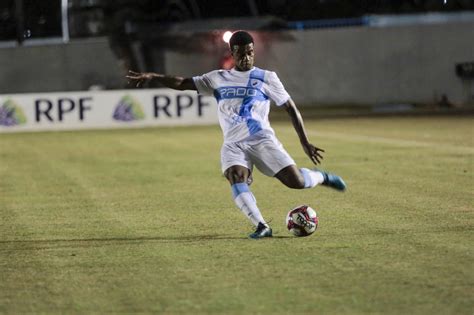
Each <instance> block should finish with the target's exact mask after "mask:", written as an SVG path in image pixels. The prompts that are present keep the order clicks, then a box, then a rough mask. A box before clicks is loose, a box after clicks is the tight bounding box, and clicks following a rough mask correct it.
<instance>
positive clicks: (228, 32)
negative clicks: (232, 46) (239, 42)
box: [222, 31, 232, 44]
mask: <svg viewBox="0 0 474 315" xmlns="http://www.w3.org/2000/svg"><path fill="white" fill-rule="evenodd" d="M231 36H232V32H231V31H226V32H225V33H224V35H222V40H223V41H224V42H226V43H227V44H228V43H229V40H230V38H231Z"/></svg>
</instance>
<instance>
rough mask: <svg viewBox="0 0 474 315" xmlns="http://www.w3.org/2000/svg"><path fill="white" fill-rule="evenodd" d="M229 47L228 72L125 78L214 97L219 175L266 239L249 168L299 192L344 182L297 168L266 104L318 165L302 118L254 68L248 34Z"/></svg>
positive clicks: (274, 79) (273, 79) (271, 75)
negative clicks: (283, 116)
mask: <svg viewBox="0 0 474 315" xmlns="http://www.w3.org/2000/svg"><path fill="white" fill-rule="evenodd" d="M229 46H230V51H231V54H232V58H233V59H234V63H235V67H234V68H233V69H231V70H215V71H211V72H209V73H206V74H203V75H202V76H195V77H192V78H182V77H178V76H169V75H164V74H158V73H152V72H145V73H137V72H133V71H130V73H129V75H128V76H127V78H128V79H130V80H133V81H136V82H137V87H138V86H139V85H140V84H141V83H142V82H143V81H146V80H156V81H158V82H160V83H162V84H163V85H164V86H166V87H168V88H172V89H176V90H195V91H197V92H198V93H199V94H202V95H213V96H214V97H215V98H216V100H217V103H218V116H219V123H220V125H221V128H222V131H223V133H224V144H223V145H222V149H221V166H222V172H223V173H224V176H225V177H226V178H227V180H228V181H229V183H230V185H231V189H232V196H233V198H234V201H235V204H236V205H237V207H238V208H239V209H240V210H241V211H242V213H243V214H244V215H245V216H246V217H247V218H248V219H250V221H251V222H252V223H253V224H254V225H255V227H256V230H255V232H254V233H252V234H250V235H249V237H250V238H253V239H260V238H264V237H271V236H272V229H271V228H270V226H269V225H268V224H267V222H266V221H265V219H264V218H263V216H262V214H261V212H260V210H259V208H258V206H257V201H256V199H255V197H254V195H253V194H252V192H251V191H250V188H249V186H250V184H251V182H252V170H253V166H254V165H255V166H256V167H257V168H258V169H259V170H260V171H261V172H262V173H263V174H265V175H267V176H271V177H276V178H277V179H278V180H280V182H282V183H283V184H284V185H285V186H287V187H289V188H294V189H304V188H312V187H315V186H316V185H319V184H321V185H325V186H328V187H331V188H334V189H336V190H339V191H344V190H345V189H346V184H345V183H344V181H343V180H342V178H340V177H339V176H337V175H334V174H330V173H327V172H324V171H321V170H317V169H314V170H313V169H308V168H298V167H297V166H296V164H295V162H294V161H293V159H292V158H291V157H290V155H289V154H288V153H287V152H286V151H285V149H284V148H283V146H282V144H281V143H280V142H279V141H278V139H277V138H276V137H275V132H274V131H273V129H272V127H271V126H270V123H269V121H268V112H269V110H270V100H272V101H273V102H274V103H275V104H276V105H277V106H283V107H284V108H285V109H286V111H287V112H288V114H289V116H290V118H291V122H292V124H293V126H294V128H295V130H296V133H297V134H298V137H299V139H300V142H301V145H302V146H303V150H304V152H305V153H306V154H307V155H308V157H309V158H310V159H311V161H312V162H313V163H314V164H318V163H320V160H321V159H322V155H321V152H324V150H322V149H320V148H318V147H316V146H314V145H312V144H311V143H310V142H309V140H308V137H307V135H306V131H305V128H304V125H303V119H302V117H301V114H300V112H299V111H298V109H297V108H296V105H295V103H294V102H293V100H292V99H291V98H290V95H289V94H288V93H287V92H286V90H285V88H284V87H283V85H282V83H281V82H280V80H279V78H278V76H277V75H276V73H275V72H272V71H268V70H263V69H260V68H257V67H255V66H254V41H253V38H252V36H251V35H250V34H249V33H247V32H245V31H237V32H234V33H233V34H232V37H231V38H230V41H229Z"/></svg>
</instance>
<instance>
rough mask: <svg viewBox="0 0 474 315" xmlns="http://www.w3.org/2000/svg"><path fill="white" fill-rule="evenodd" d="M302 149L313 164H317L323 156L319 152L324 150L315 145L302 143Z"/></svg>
mask: <svg viewBox="0 0 474 315" xmlns="http://www.w3.org/2000/svg"><path fill="white" fill-rule="evenodd" d="M303 149H304V152H305V153H306V155H307V156H308V157H309V158H310V159H311V161H313V163H314V164H316V165H317V164H319V163H321V160H322V159H323V156H322V155H321V152H324V150H323V149H321V148H318V147H315V146H314V145H312V144H311V143H307V144H303Z"/></svg>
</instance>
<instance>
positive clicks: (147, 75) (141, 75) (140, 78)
mask: <svg viewBox="0 0 474 315" xmlns="http://www.w3.org/2000/svg"><path fill="white" fill-rule="evenodd" d="M125 77H126V78H127V79H128V83H129V84H130V83H135V82H136V85H135V86H136V87H140V85H142V83H143V82H145V81H148V80H151V79H153V77H154V73H152V72H135V71H132V70H129V71H128V75H126V76H125Z"/></svg>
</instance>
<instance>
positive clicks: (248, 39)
mask: <svg viewBox="0 0 474 315" xmlns="http://www.w3.org/2000/svg"><path fill="white" fill-rule="evenodd" d="M248 44H253V38H252V35H250V34H249V33H247V32H246V31H236V32H234V33H232V36H231V37H230V40H229V48H230V50H233V48H234V46H245V45H248Z"/></svg>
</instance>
